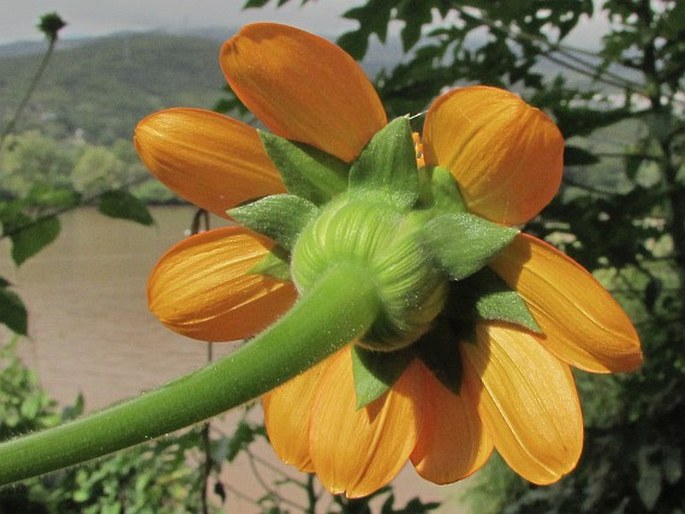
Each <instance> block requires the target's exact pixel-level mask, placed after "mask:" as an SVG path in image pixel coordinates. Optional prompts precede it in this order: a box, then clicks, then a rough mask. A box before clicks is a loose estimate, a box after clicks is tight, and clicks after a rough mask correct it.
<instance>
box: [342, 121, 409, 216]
mask: <svg viewBox="0 0 685 514" xmlns="http://www.w3.org/2000/svg"><path fill="white" fill-rule="evenodd" d="M370 191H374V192H375V191H384V192H385V193H386V194H387V196H388V199H389V200H390V202H391V203H392V204H393V205H394V206H395V207H397V209H398V210H400V211H403V210H406V209H408V208H410V207H411V206H413V205H414V203H415V202H416V200H417V198H418V195H419V178H418V172H417V169H416V151H415V149H414V140H413V139H412V135H411V127H410V126H409V118H407V117H402V118H396V119H394V120H393V121H391V122H390V123H388V124H387V125H386V126H385V127H384V128H383V129H382V130H380V131H379V132H377V133H376V135H374V136H373V137H372V138H371V141H369V144H368V145H367V146H366V148H364V150H362V152H361V154H359V157H358V158H357V160H356V161H355V162H354V163H353V164H352V168H351V169H350V196H351V197H353V198H354V197H360V196H364V195H366V194H367V193H368V192H370Z"/></svg>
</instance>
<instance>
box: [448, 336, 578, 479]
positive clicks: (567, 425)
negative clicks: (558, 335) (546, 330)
mask: <svg viewBox="0 0 685 514" xmlns="http://www.w3.org/2000/svg"><path fill="white" fill-rule="evenodd" d="M476 332H477V343H475V344H474V343H463V344H462V346H461V348H462V355H463V357H464V358H463V362H464V381H465V382H466V383H467V384H468V386H467V387H469V389H471V390H472V391H475V392H477V394H478V402H479V405H478V410H479V412H480V415H481V418H482V419H483V423H484V425H485V427H486V428H487V430H488V431H489V432H490V434H491V435H492V438H493V440H494V442H495V448H496V449H497V451H498V452H499V453H500V455H502V458H503V459H504V460H505V461H506V462H507V464H509V467H511V468H512V469H513V470H514V471H516V472H517V473H518V474H519V475H521V476H522V477H524V478H525V479H527V480H529V481H531V482H533V483H536V484H550V483H552V482H556V481H557V480H559V479H560V478H561V477H562V476H563V475H565V474H566V473H568V472H570V471H571V470H572V469H573V468H574V467H575V466H576V464H577V462H578V459H579V458H580V454H581V451H582V447H583V416H582V414H581V411H580V403H579V401H578V394H577V392H576V387H575V383H574V381H573V376H572V375H571V370H570V368H569V366H568V365H567V364H565V363H563V362H561V361H559V360H558V359H557V358H556V357H554V356H553V355H552V354H551V353H549V352H548V351H547V350H546V349H545V348H543V347H542V345H540V344H539V343H538V341H536V339H535V337H534V336H533V335H532V334H530V333H528V332H526V331H524V330H519V329H516V328H512V327H511V326H507V325H505V324H498V323H492V324H490V323H488V324H480V325H479V326H477V330H476Z"/></svg>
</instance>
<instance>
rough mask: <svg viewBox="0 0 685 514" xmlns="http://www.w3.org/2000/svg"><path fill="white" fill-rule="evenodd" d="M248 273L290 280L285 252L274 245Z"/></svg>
mask: <svg viewBox="0 0 685 514" xmlns="http://www.w3.org/2000/svg"><path fill="white" fill-rule="evenodd" d="M248 273H252V274H254V275H267V276H269V277H274V278H276V279H278V280H283V281H287V280H291V279H290V264H289V262H288V254H287V252H286V251H285V250H284V249H283V248H282V247H280V246H276V247H274V248H273V249H272V250H271V251H270V252H269V253H268V254H266V256H265V257H264V258H263V259H262V260H261V261H259V262H258V263H257V264H256V265H255V266H253V267H252V268H251V269H250V271H249V272H248Z"/></svg>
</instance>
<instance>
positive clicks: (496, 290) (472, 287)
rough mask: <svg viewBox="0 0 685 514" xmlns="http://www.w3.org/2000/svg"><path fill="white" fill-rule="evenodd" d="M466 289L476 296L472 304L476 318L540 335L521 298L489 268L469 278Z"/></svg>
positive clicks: (538, 328) (539, 330) (538, 327)
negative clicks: (506, 324) (508, 324)
mask: <svg viewBox="0 0 685 514" xmlns="http://www.w3.org/2000/svg"><path fill="white" fill-rule="evenodd" d="M468 289H469V291H472V292H473V293H475V295H476V298H475V302H474V304H475V308H476V313H477V315H478V317H480V318H482V319H486V320H496V321H505V322H507V323H513V324H514V325H519V326H522V327H524V328H527V329H528V330H530V331H532V332H535V333H538V334H541V333H542V330H541V329H540V326H539V325H538V324H537V322H536V321H535V318H533V315H532V314H531V313H530V311H529V310H528V307H527V306H526V303H525V302H524V301H523V298H521V297H520V296H519V295H518V293H517V292H516V291H514V290H512V289H511V288H510V287H509V286H508V285H507V283H506V282H505V281H504V280H502V279H501V278H500V277H499V276H498V275H497V274H496V273H495V272H494V271H492V270H490V269H489V268H485V269H482V270H481V271H479V272H478V273H476V274H475V275H472V276H471V277H469V278H468Z"/></svg>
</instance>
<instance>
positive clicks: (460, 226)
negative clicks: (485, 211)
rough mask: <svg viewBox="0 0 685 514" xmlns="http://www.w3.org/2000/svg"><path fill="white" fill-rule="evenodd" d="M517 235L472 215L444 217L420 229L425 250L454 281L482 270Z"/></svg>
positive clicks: (459, 214)
mask: <svg viewBox="0 0 685 514" xmlns="http://www.w3.org/2000/svg"><path fill="white" fill-rule="evenodd" d="M518 233H519V231H518V230H517V229H515V228H512V227H504V226H502V225H498V224H496V223H492V222H491V221H488V220H486V219H483V218H481V217H479V216H474V215H473V214H467V213H458V214H445V215H442V216H438V217H437V218H434V219H432V220H431V221H430V222H428V223H427V224H426V226H425V227H424V231H423V235H424V241H425V243H426V247H427V248H428V250H429V251H430V252H431V253H432V255H433V257H434V258H435V260H436V261H437V262H438V263H439V264H440V266H442V268H443V269H444V270H445V272H446V273H447V274H449V276H450V277H451V278H452V279H454V280H461V279H463V278H465V277H468V276H469V275H471V274H473V273H475V272H476V271H478V270H480V269H481V268H483V267H484V266H485V265H486V264H487V263H488V262H489V261H490V260H491V259H492V258H493V257H495V256H496V255H497V254H498V253H499V252H500V251H502V250H503V249H504V248H505V247H506V246H507V245H508V244H509V243H511V241H512V240H513V239H514V237H516V234H518Z"/></svg>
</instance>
